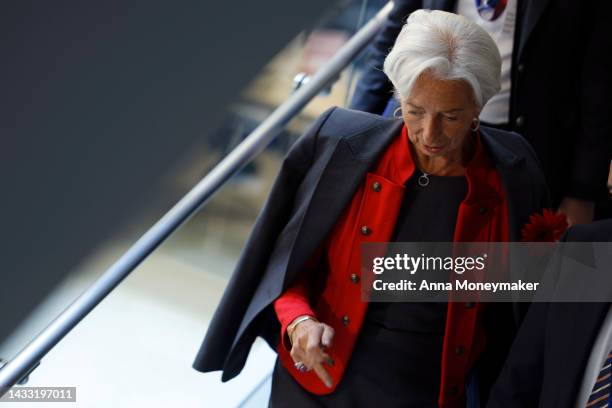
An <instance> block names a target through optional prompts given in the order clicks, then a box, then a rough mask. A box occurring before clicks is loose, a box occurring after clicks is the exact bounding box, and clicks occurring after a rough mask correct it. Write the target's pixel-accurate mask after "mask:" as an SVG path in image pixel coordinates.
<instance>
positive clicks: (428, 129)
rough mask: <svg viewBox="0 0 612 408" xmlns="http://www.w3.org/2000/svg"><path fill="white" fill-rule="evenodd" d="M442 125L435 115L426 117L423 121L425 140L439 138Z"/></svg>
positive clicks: (430, 140)
mask: <svg viewBox="0 0 612 408" xmlns="http://www.w3.org/2000/svg"><path fill="white" fill-rule="evenodd" d="M439 131H440V125H439V123H438V120H437V119H436V118H435V117H430V116H429V117H426V118H425V119H424V123H423V140H425V141H429V142H432V141H434V140H437V139H438V133H439Z"/></svg>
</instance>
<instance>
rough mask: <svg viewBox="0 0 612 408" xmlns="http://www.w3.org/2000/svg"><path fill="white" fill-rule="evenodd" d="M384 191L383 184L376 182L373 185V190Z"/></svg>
mask: <svg viewBox="0 0 612 408" xmlns="http://www.w3.org/2000/svg"><path fill="white" fill-rule="evenodd" d="M381 189H382V184H380V183H379V182H378V181H375V182H373V183H372V190H374V191H376V192H378V191H380V190H381Z"/></svg>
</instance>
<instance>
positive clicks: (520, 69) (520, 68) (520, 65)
mask: <svg viewBox="0 0 612 408" xmlns="http://www.w3.org/2000/svg"><path fill="white" fill-rule="evenodd" d="M517 68H518V72H520V73H521V74H522V73H523V72H525V64H522V63H521V64H518V67H517Z"/></svg>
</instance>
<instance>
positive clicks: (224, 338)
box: [192, 107, 335, 381]
mask: <svg viewBox="0 0 612 408" xmlns="http://www.w3.org/2000/svg"><path fill="white" fill-rule="evenodd" d="M334 109H335V107H334V108H330V109H328V110H327V111H326V112H325V113H323V114H322V115H321V116H319V118H317V120H316V121H315V122H314V123H313V124H312V125H311V126H310V127H309V129H308V130H307V131H306V132H305V133H304V134H303V135H302V136H301V137H300V138H299V139H298V140H297V142H295V143H294V145H293V146H292V147H291V149H290V150H289V152H288V153H287V155H286V156H285V158H284V160H283V163H282V165H281V169H280V171H279V173H278V175H277V177H276V179H275V181H274V184H273V186H272V190H271V192H270V194H269V195H268V198H267V199H266V202H265V204H264V206H263V208H262V210H261V211H260V213H259V215H258V216H257V219H256V220H255V225H254V226H253V228H252V230H251V233H250V234H249V238H248V239H247V242H246V244H245V246H244V248H243V250H242V252H241V254H240V257H239V259H238V263H237V265H236V267H235V269H234V273H233V274H232V276H231V278H230V281H229V283H228V285H227V287H226V288H225V291H224V293H223V296H222V297H221V301H220V302H219V305H218V306H217V308H216V310H215V313H214V315H213V318H212V320H211V322H210V324H209V326H208V330H207V331H206V334H205V336H204V340H203V341H202V345H201V346H200V349H199V350H198V353H197V355H196V358H195V360H194V362H193V364H192V367H193V368H194V369H196V370H198V371H202V372H208V371H214V370H222V369H223V370H225V364H226V359H228V358H229V355H230V354H231V351H232V348H233V345H234V344H235V343H236V342H237V336H238V333H239V329H240V327H241V324H242V323H243V320H244V318H245V314H246V312H247V309H248V307H249V305H250V303H251V301H252V299H253V296H254V293H255V289H256V288H257V287H258V285H259V283H260V281H261V279H262V275H263V273H264V270H265V268H266V265H267V263H268V261H269V257H270V254H271V253H272V251H273V249H274V245H275V243H276V240H277V238H278V236H279V234H280V233H281V231H282V230H283V228H284V227H285V225H286V223H287V222H288V220H289V218H290V215H291V211H292V208H293V206H294V200H295V192H296V190H297V188H298V186H299V185H300V183H301V182H302V180H303V179H304V177H305V175H306V174H307V172H308V170H309V169H310V167H311V166H312V163H313V161H314V160H315V157H316V149H317V142H318V135H319V132H320V130H321V128H322V127H323V125H324V123H325V121H326V120H327V119H328V118H329V116H330V115H331V114H332V112H333V111H334ZM230 371H231V373H230V374H226V373H225V371H224V376H223V377H222V380H223V381H227V379H229V378H232V376H235V375H237V372H239V370H238V371H236V370H230Z"/></svg>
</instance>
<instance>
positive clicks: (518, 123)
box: [514, 116, 525, 127]
mask: <svg viewBox="0 0 612 408" xmlns="http://www.w3.org/2000/svg"><path fill="white" fill-rule="evenodd" d="M514 123H516V126H518V127H523V125H524V124H525V117H524V116H519V117H518V118H516V120H515V121H514Z"/></svg>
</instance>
